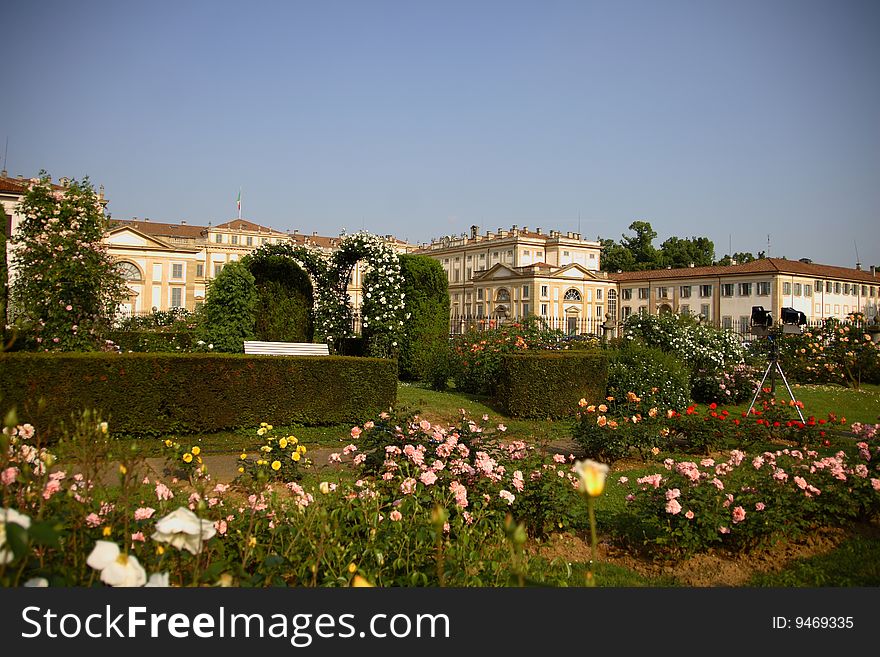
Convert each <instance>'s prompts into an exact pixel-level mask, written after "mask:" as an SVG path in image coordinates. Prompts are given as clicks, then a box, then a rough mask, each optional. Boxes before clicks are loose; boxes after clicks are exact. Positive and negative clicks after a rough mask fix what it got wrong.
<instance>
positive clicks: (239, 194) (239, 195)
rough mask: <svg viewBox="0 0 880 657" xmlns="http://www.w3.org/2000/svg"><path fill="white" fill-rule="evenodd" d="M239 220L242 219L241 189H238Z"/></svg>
mask: <svg viewBox="0 0 880 657" xmlns="http://www.w3.org/2000/svg"><path fill="white" fill-rule="evenodd" d="M238 218H239V219H241V187H239V188H238Z"/></svg>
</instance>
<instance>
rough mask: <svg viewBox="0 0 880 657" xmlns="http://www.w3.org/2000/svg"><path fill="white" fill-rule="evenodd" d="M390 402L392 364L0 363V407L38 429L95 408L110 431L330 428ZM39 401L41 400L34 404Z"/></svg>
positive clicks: (214, 357) (182, 359)
mask: <svg viewBox="0 0 880 657" xmlns="http://www.w3.org/2000/svg"><path fill="white" fill-rule="evenodd" d="M396 396H397V370H396V364H395V363H394V362H393V361H387V360H375V359H372V358H347V357H341V356H323V357H311V356H297V357H283V356H244V355H225V354H181V355H178V354H167V355H166V354H100V353H94V354H68V355H60V354H59V355H51V354H27V353H14V354H4V355H2V356H0V397H2V401H0V405H2V408H3V411H4V412H5V411H6V410H8V409H9V408H10V407H13V406H15V407H17V408H18V414H19V417H22V418H25V419H26V420H27V421H29V422H30V423H31V424H33V425H35V426H37V427H39V428H41V429H57V428H58V426H59V425H60V423H61V422H64V421H67V420H69V418H70V415H71V413H74V412H79V411H81V410H83V409H95V410H97V411H98V412H99V413H100V414H101V415H103V417H105V418H107V419H109V420H110V422H111V425H112V427H113V430H114V431H117V432H128V433H133V434H151V433H166V432H173V431H180V432H209V431H217V430H222V429H230V428H235V427H247V426H256V425H258V424H259V423H260V422H262V421H271V422H272V423H273V424H278V425H287V424H293V423H302V424H337V423H340V422H351V421H357V420H359V419H363V418H364V417H368V416H369V415H374V414H376V413H378V412H379V411H381V410H383V409H385V408H387V407H388V406H390V405H392V404H393V403H394V401H395V398H396ZM41 399H42V400H43V401H42V403H41V402H40V400H41Z"/></svg>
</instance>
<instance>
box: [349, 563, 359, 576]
mask: <svg viewBox="0 0 880 657" xmlns="http://www.w3.org/2000/svg"><path fill="white" fill-rule="evenodd" d="M357 571H358V567H357V565H355V564H354V562H352V563H350V564H348V572H350V573H351V574H352V575H354V574H355V573H356V572H357Z"/></svg>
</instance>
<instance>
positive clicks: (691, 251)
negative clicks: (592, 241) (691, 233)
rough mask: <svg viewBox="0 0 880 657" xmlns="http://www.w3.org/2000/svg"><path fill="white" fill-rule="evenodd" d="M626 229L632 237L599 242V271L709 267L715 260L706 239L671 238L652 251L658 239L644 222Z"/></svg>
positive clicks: (712, 250) (633, 224)
mask: <svg viewBox="0 0 880 657" xmlns="http://www.w3.org/2000/svg"><path fill="white" fill-rule="evenodd" d="M629 229H630V230H631V231H632V232H633V235H621V239H620V242H619V243H617V242H615V241H614V240H612V239H607V238H606V239H601V240H600V241H601V243H602V271H610V272H616V271H643V270H647V269H660V268H665V267H674V268H679V267H688V266H690V265H691V264H693V265H696V266H697V267H703V266H708V265H711V264H712V262H713V260H714V259H715V244H713V242H712V240H710V239H709V238H707V237H690V238H681V237H675V236H673V237H670V238H669V239H667V240H666V241H665V242H663V244H661V245H660V248H659V249H656V248H654V240H655V239H656V238H657V231H655V230H654V229H653V228H652V227H651V224H650V223H648V222H647V221H634V222H633V223H631V224H630V226H629Z"/></svg>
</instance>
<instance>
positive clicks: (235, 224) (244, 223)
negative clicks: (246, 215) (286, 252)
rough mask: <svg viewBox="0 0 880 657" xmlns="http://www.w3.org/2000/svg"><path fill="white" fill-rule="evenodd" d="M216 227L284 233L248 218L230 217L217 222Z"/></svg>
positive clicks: (276, 233) (275, 233)
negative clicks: (224, 221) (219, 222)
mask: <svg viewBox="0 0 880 657" xmlns="http://www.w3.org/2000/svg"><path fill="white" fill-rule="evenodd" d="M215 228H222V229H224V230H249V231H253V232H260V233H272V234H274V235H284V234H285V233H282V232H281V231H278V230H275V229H274V228H269V227H268V226H261V225H260V224H255V223H254V222H253V221H248V220H247V219H230V220H229V221H227V222H226V223H222V224H217V225H216V226H215Z"/></svg>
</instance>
